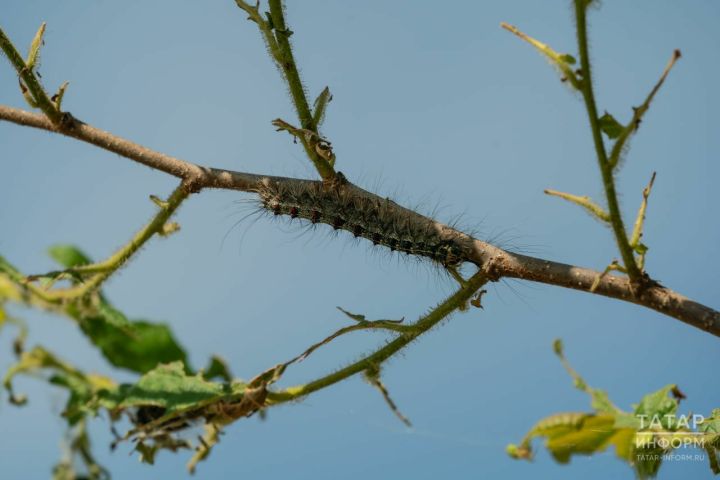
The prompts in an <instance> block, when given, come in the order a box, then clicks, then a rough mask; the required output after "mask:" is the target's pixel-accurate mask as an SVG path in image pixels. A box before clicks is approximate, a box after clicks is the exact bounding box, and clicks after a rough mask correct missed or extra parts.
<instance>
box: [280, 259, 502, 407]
mask: <svg viewBox="0 0 720 480" xmlns="http://www.w3.org/2000/svg"><path fill="white" fill-rule="evenodd" d="M488 280H489V278H488V276H487V274H486V273H485V272H483V271H482V270H481V271H479V272H477V273H476V274H475V275H473V276H472V277H471V278H470V279H468V280H467V283H466V285H465V286H464V287H462V288H461V289H460V290H458V291H457V292H456V293H455V294H453V295H452V296H450V298H448V299H447V300H445V301H444V302H443V303H441V304H440V305H438V306H437V307H435V308H434V309H433V310H432V311H431V312H430V313H428V314H427V315H425V316H424V317H422V318H420V319H419V320H418V321H417V322H415V323H414V324H413V327H415V329H414V330H412V331H410V332H407V333H406V334H404V335H401V336H399V337H398V338H396V339H395V340H393V341H391V342H390V343H388V344H387V345H385V346H384V347H381V348H380V349H378V350H376V351H375V352H373V353H371V354H370V355H367V356H366V357H363V358H361V359H360V360H358V361H356V362H354V363H352V364H350V365H348V366H347V367H345V368H342V369H340V370H338V371H336V372H333V373H331V374H329V375H326V376H324V377H321V378H319V379H317V380H314V381H312V382H309V383H306V384H304V385H297V386H295V387H290V388H286V389H284V390H280V391H275V392H270V393H268V401H269V403H281V402H288V401H291V400H295V399H298V398H300V397H304V396H306V395H308V394H310V393H312V392H315V391H317V390H320V389H323V388H326V387H329V386H330V385H333V384H335V383H337V382H339V381H341V380H344V379H346V378H348V377H351V376H353V375H355V374H358V373H360V372H363V371H366V370H368V369H376V368H378V367H379V366H380V365H382V363H383V362H384V361H385V360H387V359H388V358H390V357H391V356H393V355H394V354H395V353H397V352H398V351H400V350H401V349H403V348H405V347H406V346H407V345H408V344H409V343H410V342H412V341H413V340H415V339H416V338H417V337H419V336H420V335H422V334H423V333H425V332H427V331H428V330H430V329H431V328H432V327H434V326H435V325H437V324H438V323H439V322H441V321H442V320H443V319H444V318H446V317H447V316H448V315H450V314H451V313H453V312H454V311H455V310H457V309H458V308H461V307H462V306H464V305H465V304H466V303H467V302H468V300H470V299H471V298H472V296H473V295H474V294H475V292H476V291H477V290H478V289H480V287H482V286H483V285H484V284H485V283H487V282H488Z"/></svg>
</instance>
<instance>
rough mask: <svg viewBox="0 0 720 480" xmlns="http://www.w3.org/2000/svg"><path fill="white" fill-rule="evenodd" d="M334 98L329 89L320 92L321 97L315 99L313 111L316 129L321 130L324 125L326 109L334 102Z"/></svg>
mask: <svg viewBox="0 0 720 480" xmlns="http://www.w3.org/2000/svg"><path fill="white" fill-rule="evenodd" d="M332 99H333V96H332V93H330V89H329V88H328V87H325V88H323V91H322V92H320V95H318V97H317V98H316V99H315V103H314V105H313V106H314V110H313V123H314V124H315V127H316V128H318V129H319V128H320V125H322V123H323V120H325V109H326V108H327V106H328V104H329V103H330V102H331V101H332Z"/></svg>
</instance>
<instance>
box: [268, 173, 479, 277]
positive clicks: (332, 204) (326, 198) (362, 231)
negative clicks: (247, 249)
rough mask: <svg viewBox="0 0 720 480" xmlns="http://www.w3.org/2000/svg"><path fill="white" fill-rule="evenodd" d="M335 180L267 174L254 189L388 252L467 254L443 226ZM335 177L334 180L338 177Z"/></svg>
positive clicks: (283, 211)
mask: <svg viewBox="0 0 720 480" xmlns="http://www.w3.org/2000/svg"><path fill="white" fill-rule="evenodd" d="M337 176H338V179H339V180H338V181H337V182H336V183H335V184H334V185H328V184H325V183H322V182H298V183H292V184H286V183H281V182H276V181H273V180H271V179H269V178H268V179H265V180H264V181H263V182H262V183H261V186H260V187H259V188H258V189H257V193H258V195H259V198H260V206H261V207H262V208H263V209H264V210H265V211H267V212H269V213H272V214H273V215H287V216H289V217H291V218H293V219H294V218H300V219H304V220H306V221H308V222H310V223H312V224H318V223H323V224H326V225H329V226H331V227H333V228H334V229H335V230H345V231H346V232H349V233H351V234H352V235H353V236H354V237H356V238H364V239H367V240H369V241H371V242H372V243H373V245H382V246H384V247H387V248H389V249H390V250H391V251H397V252H403V253H406V254H408V255H416V256H419V257H425V258H428V259H430V260H432V261H434V262H436V263H439V264H440V265H442V266H444V267H453V266H457V265H459V264H461V263H463V262H465V261H467V259H468V252H467V247H464V246H463V244H462V242H458V241H453V239H452V238H448V235H447V234H444V233H443V231H442V230H443V227H442V225H440V224H438V223H436V222H435V221H433V220H432V219H429V218H427V217H423V216H421V215H418V214H416V213H415V212H412V211H410V210H407V209H405V208H402V207H400V206H399V205H397V204H396V203H394V202H392V201H391V200H389V199H383V198H380V197H368V196H364V195H357V194H356V192H355V191H354V190H353V189H352V188H347V180H345V177H344V176H342V174H341V173H338V174H337ZM336 180H337V179H336Z"/></svg>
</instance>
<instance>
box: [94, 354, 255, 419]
mask: <svg viewBox="0 0 720 480" xmlns="http://www.w3.org/2000/svg"><path fill="white" fill-rule="evenodd" d="M237 385H238V386H237V387H234V388H231V387H229V386H228V385H226V384H222V383H217V382H210V381H207V380H205V379H204V378H203V377H202V375H188V374H187V373H186V370H185V364H184V363H183V362H172V363H168V364H164V365H160V366H158V367H157V368H155V369H154V370H151V371H149V372H148V373H146V374H145V375H143V376H142V377H141V378H140V380H139V381H138V382H137V383H136V384H134V385H131V386H127V385H124V386H123V388H121V389H118V390H116V391H115V392H113V393H112V394H111V395H107V396H105V397H104V398H103V399H102V401H101V404H102V405H103V406H104V407H106V408H108V409H125V408H129V407H141V406H155V407H162V408H163V409H164V410H165V413H164V415H163V416H167V415H171V414H173V413H177V412H180V411H184V410H188V409H191V408H197V407H198V406H200V405H201V404H203V403H208V402H211V401H216V400H220V399H222V398H229V397H231V396H233V395H238V394H242V392H243V390H244V385H242V384H237Z"/></svg>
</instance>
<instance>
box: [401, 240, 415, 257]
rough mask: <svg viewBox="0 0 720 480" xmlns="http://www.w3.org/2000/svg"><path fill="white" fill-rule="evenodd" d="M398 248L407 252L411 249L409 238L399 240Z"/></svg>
mask: <svg viewBox="0 0 720 480" xmlns="http://www.w3.org/2000/svg"><path fill="white" fill-rule="evenodd" d="M400 250H402V251H403V252H405V253H407V254H409V253H410V252H411V251H412V242H411V241H410V240H403V241H401V242H400Z"/></svg>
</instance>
